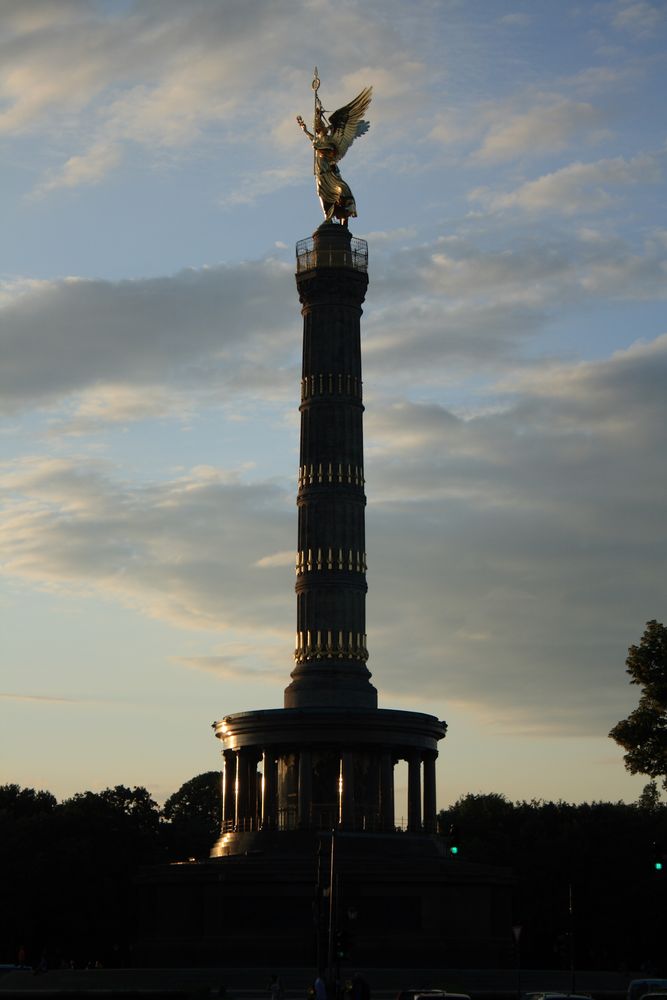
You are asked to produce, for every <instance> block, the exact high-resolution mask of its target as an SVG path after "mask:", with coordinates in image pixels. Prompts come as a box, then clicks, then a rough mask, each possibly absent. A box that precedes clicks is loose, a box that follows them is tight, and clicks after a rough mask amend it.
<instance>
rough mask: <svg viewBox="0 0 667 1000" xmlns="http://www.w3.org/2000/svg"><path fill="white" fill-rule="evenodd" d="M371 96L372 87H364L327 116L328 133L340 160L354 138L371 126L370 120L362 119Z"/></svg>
mask: <svg viewBox="0 0 667 1000" xmlns="http://www.w3.org/2000/svg"><path fill="white" fill-rule="evenodd" d="M372 97H373V88H372V87H364V89H363V90H362V91H361V93H360V94H358V95H357V97H355V98H354V100H353V101H350V103H349V104H346V105H345V107H344V108H339V109H338V111H334V113H333V114H332V115H331V117H330V118H329V135H330V138H331V139H332V141H333V142H334V143H335V145H336V149H337V153H338V155H337V159H338V160H342V159H343V157H344V156H345V154H346V153H347V151H348V149H349V148H350V146H351V145H352V143H353V142H354V140H355V139H357V138H358V137H359V136H360V135H364V133H365V132H368V130H369V128H370V127H371V126H370V122H366V121H363V119H362V115H364V114H365V113H366V110H367V108H368V105H369V104H370V103H371V98H372Z"/></svg>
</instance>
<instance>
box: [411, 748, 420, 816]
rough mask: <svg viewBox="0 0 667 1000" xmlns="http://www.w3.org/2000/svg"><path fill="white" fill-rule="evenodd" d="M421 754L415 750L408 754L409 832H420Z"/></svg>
mask: <svg viewBox="0 0 667 1000" xmlns="http://www.w3.org/2000/svg"><path fill="white" fill-rule="evenodd" d="M420 765H421V754H420V753H419V751H418V750H413V751H411V752H410V753H409V754H408V832H409V833H419V832H420V831H421V827H422V817H421V774H420Z"/></svg>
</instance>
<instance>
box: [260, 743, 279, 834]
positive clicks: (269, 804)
mask: <svg viewBox="0 0 667 1000" xmlns="http://www.w3.org/2000/svg"><path fill="white" fill-rule="evenodd" d="M277 792H278V760H277V757H276V753H275V751H274V750H265V751H264V788H263V794H262V829H263V830H275V828H276V826H277V823H276V807H277Z"/></svg>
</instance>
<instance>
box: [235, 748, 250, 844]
mask: <svg viewBox="0 0 667 1000" xmlns="http://www.w3.org/2000/svg"><path fill="white" fill-rule="evenodd" d="M235 800H236V801H235V811H234V829H235V830H243V829H244V828H245V820H246V816H247V814H248V757H247V754H246V753H245V751H244V750H237V751H236V796H235Z"/></svg>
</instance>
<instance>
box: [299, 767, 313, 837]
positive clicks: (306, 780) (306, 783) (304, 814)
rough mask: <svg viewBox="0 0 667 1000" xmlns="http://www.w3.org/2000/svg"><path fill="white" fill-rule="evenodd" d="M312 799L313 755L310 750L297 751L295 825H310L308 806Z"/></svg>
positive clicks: (304, 827) (303, 827)
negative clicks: (297, 780) (297, 773)
mask: <svg viewBox="0 0 667 1000" xmlns="http://www.w3.org/2000/svg"><path fill="white" fill-rule="evenodd" d="M312 801H313V755H312V753H311V751H310V750H301V751H300V752H299V791H298V796H297V825H298V826H299V827H301V828H302V829H307V828H308V827H309V826H310V807H311V804H312Z"/></svg>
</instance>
